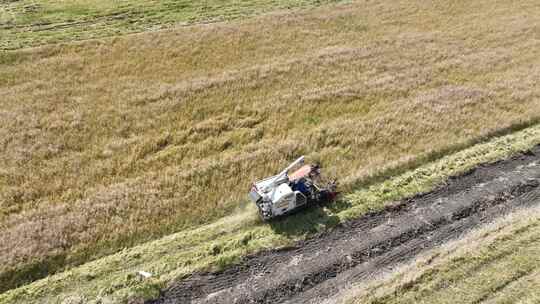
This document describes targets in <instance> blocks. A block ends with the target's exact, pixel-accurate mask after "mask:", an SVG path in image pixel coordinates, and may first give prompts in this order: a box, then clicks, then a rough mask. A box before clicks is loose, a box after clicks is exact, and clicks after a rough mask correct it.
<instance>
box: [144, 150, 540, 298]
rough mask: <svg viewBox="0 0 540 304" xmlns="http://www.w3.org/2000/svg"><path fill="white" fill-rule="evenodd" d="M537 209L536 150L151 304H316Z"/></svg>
mask: <svg viewBox="0 0 540 304" xmlns="http://www.w3.org/2000/svg"><path fill="white" fill-rule="evenodd" d="M537 204H540V146H538V147H535V148H534V149H532V150H531V151H529V152H527V153H524V154H520V155H518V156H515V157H513V158H511V159H508V160H505V161H501V162H497V163H494V164H488V165H483V166H480V167H478V168H476V169H474V170H471V171H469V172H467V173H466V174H464V175H462V176H458V177H453V178H450V179H449V180H448V181H447V182H446V183H445V184H444V185H442V186H440V187H439V188H437V189H436V190H434V191H432V192H429V193H425V194H421V195H417V196H415V197H412V198H409V199H405V200H403V201H400V202H397V203H395V204H392V205H391V206H389V207H387V208H385V209H384V210H382V211H380V212H375V213H372V214H368V215H365V216H363V217H360V218H358V219H356V220H353V221H350V222H347V223H343V224H342V225H340V226H339V227H337V228H335V229H333V230H332V231H328V232H325V233H321V234H319V235H316V236H314V237H312V238H310V239H308V240H305V241H302V242H299V243H297V244H295V246H292V247H290V248H285V249H280V250H270V251H264V252H261V253H258V254H255V255H252V256H249V257H246V258H244V259H243V261H242V262H241V263H239V264H237V265H234V266H231V267H229V268H227V269H225V270H223V271H221V272H205V273H195V274H193V275H191V276H190V277H188V278H185V279H183V280H181V281H178V282H175V283H173V284H171V285H170V286H169V287H168V288H167V289H165V290H164V291H163V293H162V295H161V297H160V298H159V299H157V300H154V301H151V303H156V304H157V303H197V304H199V303H201V304H202V303H216V304H219V303H227V304H228V303H238V304H241V303H242V304H243V303H321V302H323V301H325V300H327V299H330V298H332V297H333V296H334V295H336V294H337V293H339V292H340V291H342V290H343V289H345V288H347V286H348V285H349V284H351V283H355V282H359V281H363V280H367V279H369V278H370V277H373V276H375V275H377V274H380V273H382V272H383V271H388V270H391V269H392V267H394V266H396V265H397V264H399V263H403V262H406V261H409V260H411V259H412V258H413V257H414V256H416V255H417V254H419V253H421V252H422V251H424V250H427V249H429V248H433V247H436V246H438V245H441V244H443V243H445V242H447V241H449V240H451V239H455V238H459V237H460V236H461V235H462V234H463V233H465V232H467V231H470V230H471V229H473V228H476V227H479V226H480V225H483V224H485V223H488V222H490V221H492V220H493V219H495V218H497V217H500V216H502V215H505V214H508V213H510V212H512V211H514V210H516V209H518V208H527V207H531V206H535V205H537Z"/></svg>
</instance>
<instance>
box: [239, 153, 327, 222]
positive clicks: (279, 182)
mask: <svg viewBox="0 0 540 304" xmlns="http://www.w3.org/2000/svg"><path fill="white" fill-rule="evenodd" d="M303 164H304V156H302V157H300V158H298V159H297V160H296V161H294V162H293V163H292V164H290V165H289V166H288V167H287V168H285V169H284V170H283V171H281V172H280V173H279V174H278V175H274V176H271V177H268V178H265V179H263V180H260V181H257V182H255V183H253V186H252V187H251V191H250V192H249V197H250V199H251V200H252V201H253V202H255V204H256V205H257V208H258V209H259V215H260V216H261V218H262V219H263V220H264V221H266V220H269V219H272V218H275V217H277V216H282V215H285V214H289V213H291V212H292V211H296V210H298V209H299V208H302V207H306V206H309V205H312V204H316V203H325V202H329V201H332V200H333V199H334V198H335V197H336V194H337V192H336V182H335V181H331V182H329V183H327V185H326V186H325V187H322V186H320V184H318V183H320V180H321V176H320V175H321V170H320V167H319V166H318V165H304V166H302V167H300V168H299V169H298V170H296V171H294V172H293V173H292V174H290V175H289V174H288V173H289V171H291V170H292V169H293V168H294V167H297V166H299V165H303Z"/></svg>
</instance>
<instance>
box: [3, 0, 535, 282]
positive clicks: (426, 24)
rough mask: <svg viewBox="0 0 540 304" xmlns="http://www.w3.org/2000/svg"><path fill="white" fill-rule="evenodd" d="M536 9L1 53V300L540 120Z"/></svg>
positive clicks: (460, 9)
mask: <svg viewBox="0 0 540 304" xmlns="http://www.w3.org/2000/svg"><path fill="white" fill-rule="evenodd" d="M539 13H540V3H538V2H537V1H531V0H527V1H519V2H509V1H488V0H480V1H473V2H470V1H454V2H447V1H382V2H372V1H369V2H368V1H354V2H351V3H346V4H334V5H329V6H323V7H320V8H312V9H309V10H293V11H289V12H288V11H280V12H276V13H271V14H266V15H262V16H257V17H253V18H248V19H245V20H237V21H231V22H227V23H215V24H202V25H193V26H189V27H178V28H174V29H170V30H164V31H158V32H150V33H141V34H134V35H128V36H122V37H114V38H107V39H101V40H88V41H84V42H71V43H63V44H56V45H48V46H41V47H36V48H27V49H21V50H15V51H9V52H7V51H6V52H3V53H1V54H0V96H1V102H0V230H1V231H2V233H1V234H0V248H2V250H1V251H0V265H2V267H1V268H0V269H1V271H0V278H1V280H0V283H1V284H0V285H2V286H6V287H3V288H2V287H0V289H7V288H11V287H14V286H17V285H19V284H21V283H22V282H28V281H32V280H33V279H36V278H40V277H44V276H46V275H48V274H51V273H54V272H56V271H58V270H61V269H64V268H66V267H70V266H73V265H76V264H81V263H84V262H86V261H89V260H92V259H94V258H96V257H99V256H104V255H106V254H110V253H113V252H116V251H118V250H120V249H122V248H126V247H130V246H133V245H135V244H139V243H142V242H144V241H148V240H152V239H155V238H158V237H160V236H163V235H166V234H169V233H172V232H177V231H181V230H182V229H186V228H188V227H194V226H197V225H201V224H204V223H209V222H212V221H214V220H216V219H218V218H220V217H223V216H225V215H228V214H231V213H234V212H235V210H237V209H238V208H242V206H244V205H245V204H246V191H247V189H248V187H249V185H250V182H251V181H253V180H254V179H256V178H259V177H261V176H265V175H268V174H270V173H273V172H275V171H277V170H279V169H280V168H281V167H282V166H283V165H285V164H287V163H288V161H290V160H291V159H293V158H295V157H296V156H298V155H301V154H305V155H306V156H307V158H308V159H309V160H311V161H318V162H320V163H322V165H323V167H324V168H325V170H326V172H327V174H329V175H331V176H335V177H339V180H340V182H341V185H342V189H343V191H347V190H348V189H352V188H354V187H356V186H358V185H361V184H362V183H366V182H369V180H370V179H372V178H374V177H377V176H379V175H381V174H383V173H384V172H386V173H384V174H390V173H391V172H390V173H388V171H385V170H387V169H389V168H394V167H396V166H407V165H412V164H413V163H414V162H415V161H417V160H418V159H422V157H429V155H437V154H443V153H445V152H447V151H452V150H455V149H458V148H459V147H463V146H467V145H470V144H472V143H475V142H478V141H480V140H483V139H485V138H486V137H489V136H492V135H494V134H499V133H504V132H508V131H510V130H514V129H517V128H521V127H523V126H527V125H531V124H533V123H535V122H537V121H538V119H539V118H540V85H539V83H538V82H539V79H540V24H539V19H538V16H539Z"/></svg>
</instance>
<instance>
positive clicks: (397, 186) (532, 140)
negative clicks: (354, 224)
mask: <svg viewBox="0 0 540 304" xmlns="http://www.w3.org/2000/svg"><path fill="white" fill-rule="evenodd" d="M539 144H540V124H539V125H536V126H532V127H529V128H526V129H524V130H522V131H518V132H514V133H512V134H509V135H506V136H501V137H497V138H494V139H492V140H489V141H488V142H486V143H481V144H477V145H474V146H473V147H469V148H466V149H463V150H461V151H459V152H456V153H452V154H450V155H447V156H444V157H441V158H440V159H437V160H436V161H433V162H429V163H427V164H424V165H422V166H420V167H418V168H416V169H414V170H409V171H406V172H404V173H402V174H399V175H397V176H394V177H392V178H388V179H385V180H384V181H382V182H376V183H374V184H372V185H370V186H369V187H364V188H361V189H357V190H355V191H353V192H352V193H350V194H347V195H344V196H343V198H342V199H341V200H340V201H338V202H335V203H333V204H331V205H328V206H327V207H326V208H311V209H307V210H305V212H301V213H298V214H295V215H292V216H290V217H287V218H286V219H283V220H282V221H278V222H273V223H270V224H266V223H261V222H260V221H258V220H257V213H256V211H255V208H256V207H255V206H254V205H253V204H250V205H248V207H247V208H246V209H245V210H242V211H241V212H238V213H235V214H233V215H230V216H226V217H224V218H221V219H219V220H217V221H215V222H213V223H210V224H206V225H202V226H199V227H194V228H189V229H184V230H182V231H180V232H177V233H174V234H171V235H167V236H165V237H163V238H160V239H158V240H154V241H150V242H147V243H144V244H141V245H138V246H135V247H131V248H128V249H125V250H122V251H120V252H118V253H115V254H112V255H108V256H106V257H103V258H100V259H97V260H94V261H91V262H88V263H85V264H84V265H80V266H77V267H73V268H71V269H69V270H66V271H63V272H60V273H57V274H54V275H51V276H48V277H47V278H44V279H41V280H37V281H35V282H32V283H30V284H27V285H24V286H22V287H20V288H16V289H12V290H9V291H7V292H6V293H3V294H0V303H2V304H4V303H5V304H8V303H9V304H12V303H24V304H32V303H35V304H42V303H65V301H67V299H74V300H77V299H79V300H80V299H82V300H81V301H83V303H88V304H103V303H125V302H126V300H127V299H132V300H133V299H141V298H143V299H147V298H151V297H156V295H157V294H159V291H160V289H161V288H163V286H165V285H166V284H167V283H169V282H171V281H172V280H175V279H178V278H181V277H185V276H186V275H188V274H190V273H193V272H195V271H200V270H203V269H208V268H214V267H216V266H217V267H222V266H225V265H228V264H230V263H232V262H235V261H238V259H239V258H240V257H243V256H245V255H247V254H250V253H254V252H257V251H260V250H261V249H264V248H277V247H280V246H290V245H292V243H293V242H295V241H297V240H298V239H302V238H304V237H305V236H308V235H310V234H313V233H316V232H318V231H319V232H320V231H323V230H326V229H331V228H332V227H335V225H337V224H338V223H340V222H344V221H347V220H350V219H353V218H358V217H359V216H361V215H365V214H366V213H368V212H373V211H377V210H381V208H384V207H385V206H386V205H387V204H392V202H395V201H397V200H401V199H404V198H406V197H410V196H413V195H415V194H417V193H422V192H428V191H431V190H433V189H434V188H435V187H437V186H438V185H441V183H444V182H445V181H446V180H447V179H448V178H449V177H450V176H457V175H461V174H464V173H466V172H468V171H470V170H471V169H472V168H474V167H476V166H478V165H479V164H484V163H490V162H494V161H498V160H501V159H505V158H508V157H510V156H511V155H514V154H516V153H518V152H520V151H521V152H524V151H527V150H529V149H531V148H532V147H534V146H537V145H539ZM216 248H218V249H219V250H216ZM139 270H145V271H149V272H151V273H152V274H153V275H154V276H153V277H152V279H150V280H140V279H139V278H138V276H136V275H134V274H135V273H136V272H137V271H139Z"/></svg>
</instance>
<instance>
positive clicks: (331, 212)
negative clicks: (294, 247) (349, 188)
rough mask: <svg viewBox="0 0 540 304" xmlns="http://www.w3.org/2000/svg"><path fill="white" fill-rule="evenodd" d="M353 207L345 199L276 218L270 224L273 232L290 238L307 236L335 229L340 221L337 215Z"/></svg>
mask: <svg viewBox="0 0 540 304" xmlns="http://www.w3.org/2000/svg"><path fill="white" fill-rule="evenodd" d="M350 206H351V204H350V203H349V202H347V201H346V200H344V199H338V200H336V201H334V202H330V203H325V204H318V205H313V206H310V207H307V208H305V209H303V210H300V211H297V212H295V213H293V214H291V215H288V216H285V217H281V218H276V219H274V220H272V221H270V222H269V225H270V227H271V228H272V230H273V231H274V232H275V233H277V234H280V235H284V236H287V237H289V238H294V237H299V236H305V235H307V234H314V233H317V232H320V231H324V230H325V229H326V228H331V227H335V226H336V225H337V224H339V222H340V220H339V217H338V216H336V214H337V213H338V212H339V211H341V210H344V209H347V208H349V207H350Z"/></svg>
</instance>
